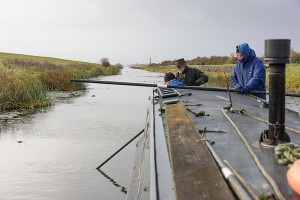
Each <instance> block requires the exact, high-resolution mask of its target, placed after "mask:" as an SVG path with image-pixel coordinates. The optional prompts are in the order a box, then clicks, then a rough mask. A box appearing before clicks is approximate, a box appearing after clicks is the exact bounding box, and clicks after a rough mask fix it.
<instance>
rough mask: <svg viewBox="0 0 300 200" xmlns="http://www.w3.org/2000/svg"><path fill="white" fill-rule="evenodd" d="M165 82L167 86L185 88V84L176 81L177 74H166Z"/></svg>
mask: <svg viewBox="0 0 300 200" xmlns="http://www.w3.org/2000/svg"><path fill="white" fill-rule="evenodd" d="M164 81H165V84H167V85H178V86H183V83H182V82H180V81H178V80H176V77H175V74H173V73H172V72H168V73H166V74H165V77H164Z"/></svg>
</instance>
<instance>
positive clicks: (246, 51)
mask: <svg viewBox="0 0 300 200" xmlns="http://www.w3.org/2000/svg"><path fill="white" fill-rule="evenodd" d="M236 53H241V54H242V55H243V57H244V58H247V57H248V56H249V55H250V47H249V45H248V44H247V43H243V44H240V45H239V46H236Z"/></svg>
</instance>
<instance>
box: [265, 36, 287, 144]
mask: <svg viewBox="0 0 300 200" xmlns="http://www.w3.org/2000/svg"><path fill="white" fill-rule="evenodd" d="M290 44H291V40H289V39H271V40H265V63H266V64H269V130H266V131H264V133H263V134H262V139H263V141H261V144H262V145H263V146H264V145H265V146H276V145H278V144H280V143H287V142H290V138H289V136H288V135H287V134H286V133H285V65H286V63H289V62H290Z"/></svg>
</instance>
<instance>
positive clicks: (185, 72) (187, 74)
mask: <svg viewBox="0 0 300 200" xmlns="http://www.w3.org/2000/svg"><path fill="white" fill-rule="evenodd" d="M176 67H177V70H178V71H177V73H176V79H177V80H178V81H181V82H183V84H184V85H187V86H199V85H202V84H204V83H206V82H207V81H208V77H207V76H206V75H205V74H204V73H203V72H202V71H200V70H199V69H196V68H190V67H188V66H187V65H186V61H185V60H184V59H183V58H181V59H179V60H176Z"/></svg>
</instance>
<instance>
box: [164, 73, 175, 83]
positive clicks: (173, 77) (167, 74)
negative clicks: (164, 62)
mask: <svg viewBox="0 0 300 200" xmlns="http://www.w3.org/2000/svg"><path fill="white" fill-rule="evenodd" d="M173 79H175V75H174V74H173V73H172V72H168V73H166V74H165V77H164V80H165V82H169V81H171V80H173Z"/></svg>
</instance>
